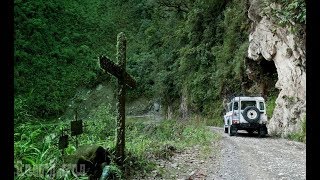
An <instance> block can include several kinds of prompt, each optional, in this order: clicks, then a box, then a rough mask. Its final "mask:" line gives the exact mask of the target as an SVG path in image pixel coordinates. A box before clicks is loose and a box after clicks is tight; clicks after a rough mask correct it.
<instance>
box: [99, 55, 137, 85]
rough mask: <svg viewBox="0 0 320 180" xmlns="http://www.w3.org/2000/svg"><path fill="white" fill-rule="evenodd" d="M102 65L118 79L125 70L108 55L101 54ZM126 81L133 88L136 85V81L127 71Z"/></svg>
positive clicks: (125, 73) (125, 74)
mask: <svg viewBox="0 0 320 180" xmlns="http://www.w3.org/2000/svg"><path fill="white" fill-rule="evenodd" d="M99 62H100V67H101V68H102V69H103V70H105V72H108V73H110V74H112V75H114V76H115V77H117V78H118V79H120V78H121V73H122V71H124V70H123V69H122V68H121V67H119V66H118V65H116V64H115V63H114V62H112V61H111V60H110V59H109V58H108V57H106V56H101V57H100V58H99ZM124 81H125V83H126V85H128V86H129V87H131V88H134V87H136V81H135V80H134V79H133V78H132V77H131V76H130V75H129V74H128V73H127V72H126V71H125V72H124Z"/></svg>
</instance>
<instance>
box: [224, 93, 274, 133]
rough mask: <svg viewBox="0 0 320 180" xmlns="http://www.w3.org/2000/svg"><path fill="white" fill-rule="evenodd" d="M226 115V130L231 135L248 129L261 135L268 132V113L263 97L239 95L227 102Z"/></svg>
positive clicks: (249, 131)
mask: <svg viewBox="0 0 320 180" xmlns="http://www.w3.org/2000/svg"><path fill="white" fill-rule="evenodd" d="M226 109H227V112H226V114H225V115H224V132H225V133H228V134H229V135H230V136H233V135H236V134H237V131H238V130H246V131H247V132H248V133H249V134H252V133H253V132H254V131H257V132H258V134H259V137H264V136H265V135H266V134H268V129H267V126H266V123H267V113H266V106H265V101H264V98H263V97H249V96H238V97H234V98H232V99H231V101H230V102H228V103H227V107H226Z"/></svg>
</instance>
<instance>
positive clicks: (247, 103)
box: [241, 101, 256, 110]
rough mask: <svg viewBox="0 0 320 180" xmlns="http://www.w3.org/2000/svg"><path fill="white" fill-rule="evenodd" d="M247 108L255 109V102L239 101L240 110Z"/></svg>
mask: <svg viewBox="0 0 320 180" xmlns="http://www.w3.org/2000/svg"><path fill="white" fill-rule="evenodd" d="M248 106H255V107H256V101H241V110H244V109H245V108H246V107H248Z"/></svg>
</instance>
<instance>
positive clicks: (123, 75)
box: [99, 32, 136, 165]
mask: <svg viewBox="0 0 320 180" xmlns="http://www.w3.org/2000/svg"><path fill="white" fill-rule="evenodd" d="M117 59H118V65H116V64H114V63H113V62H112V61H111V60H110V59H109V58H108V57H105V56H101V57H100V58H99V61H100V67H101V68H102V69H104V70H105V72H108V73H110V74H112V75H114V76H115V77H117V78H118V103H117V109H118V118H117V130H116V132H117V137H116V156H117V160H118V163H119V164H120V165H122V164H123V161H124V149H125V118H126V117H125V96H126V85H127V86H129V87H131V88H134V87H135V86H136V81H135V80H134V79H133V78H132V77H131V76H130V75H129V74H128V73H127V72H126V37H125V34H124V33H123V32H121V33H119V34H118V37H117Z"/></svg>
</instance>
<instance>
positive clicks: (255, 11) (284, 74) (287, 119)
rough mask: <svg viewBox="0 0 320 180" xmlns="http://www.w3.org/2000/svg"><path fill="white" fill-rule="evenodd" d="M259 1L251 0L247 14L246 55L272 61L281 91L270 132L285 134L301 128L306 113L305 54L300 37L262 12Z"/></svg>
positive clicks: (270, 124) (270, 123)
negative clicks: (248, 33)
mask: <svg viewBox="0 0 320 180" xmlns="http://www.w3.org/2000/svg"><path fill="white" fill-rule="evenodd" d="M260 6H261V1H260V0H252V1H251V2H250V7H249V10H248V17H249V19H250V20H251V21H252V30H251V32H250V35H249V48H248V57H249V58H250V59H251V60H253V61H273V62H274V64H275V67H276V69H277V74H278V80H277V83H276V85H275V86H276V88H277V89H279V90H280V92H279V95H278V98H277V100H276V107H275V109H274V111H273V116H272V117H269V118H271V119H270V121H269V124H268V128H269V132H270V134H278V135H281V136H283V137H286V136H287V135H288V134H290V133H294V132H297V131H300V129H301V122H302V121H303V119H304V118H305V112H306V68H305V67H306V64H305V63H306V56H305V41H304V38H303V37H302V36H299V37H298V36H296V35H294V34H292V33H291V32H290V31H289V30H288V29H287V28H281V27H279V26H278V25H276V24H275V23H274V22H273V21H272V20H270V17H268V16H267V15H262V13H261V7H260Z"/></svg>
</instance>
